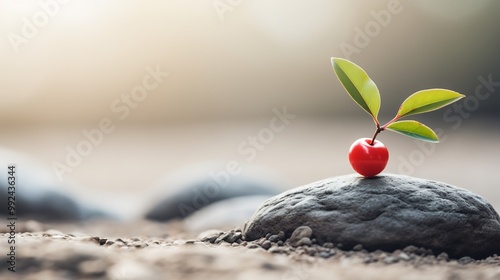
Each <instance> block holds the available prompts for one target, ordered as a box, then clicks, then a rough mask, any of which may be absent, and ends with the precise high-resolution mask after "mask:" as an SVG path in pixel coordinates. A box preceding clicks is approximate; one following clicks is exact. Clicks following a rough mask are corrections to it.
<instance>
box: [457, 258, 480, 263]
mask: <svg viewBox="0 0 500 280" xmlns="http://www.w3.org/2000/svg"><path fill="white" fill-rule="evenodd" d="M475 261H476V260H474V259H473V258H471V257H467V256H465V257H462V258H460V259H458V263H459V264H469V263H472V262H475Z"/></svg>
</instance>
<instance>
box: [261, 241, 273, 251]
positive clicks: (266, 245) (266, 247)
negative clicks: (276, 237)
mask: <svg viewBox="0 0 500 280" xmlns="http://www.w3.org/2000/svg"><path fill="white" fill-rule="evenodd" d="M261 246H262V248H264V249H266V250H268V249H269V248H271V246H272V244H271V241H269V240H266V241H264V242H262V245H261Z"/></svg>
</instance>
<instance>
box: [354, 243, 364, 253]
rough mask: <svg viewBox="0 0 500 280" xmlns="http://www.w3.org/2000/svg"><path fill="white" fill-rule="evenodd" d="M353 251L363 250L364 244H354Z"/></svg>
mask: <svg viewBox="0 0 500 280" xmlns="http://www.w3.org/2000/svg"><path fill="white" fill-rule="evenodd" d="M352 250H353V251H361V250H363V245H361V244H358V245H356V246H354V248H352Z"/></svg>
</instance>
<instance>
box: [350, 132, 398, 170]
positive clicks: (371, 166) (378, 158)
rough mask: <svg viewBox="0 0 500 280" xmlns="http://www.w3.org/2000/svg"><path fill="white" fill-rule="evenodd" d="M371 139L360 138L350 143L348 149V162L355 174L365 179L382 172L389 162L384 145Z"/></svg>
mask: <svg viewBox="0 0 500 280" xmlns="http://www.w3.org/2000/svg"><path fill="white" fill-rule="evenodd" d="M371 142H372V139H370V138H361V139H358V140H356V141H355V142H354V143H352V145H351V148H350V149H349V162H350V163H351V166H352V168H353V169H354V170H356V172H358V173H359V174H361V175H363V176H365V177H374V176H376V175H377V174H379V173H380V172H382V171H383V170H384V168H385V166H386V165H387V161H388V160H389V151H387V148H386V147H385V145H384V144H383V143H382V142H380V141H377V140H375V141H374V142H373V145H371V144H370V143H371Z"/></svg>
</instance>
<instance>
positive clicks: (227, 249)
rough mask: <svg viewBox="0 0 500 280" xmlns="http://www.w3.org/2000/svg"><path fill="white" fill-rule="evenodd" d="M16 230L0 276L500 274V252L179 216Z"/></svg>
mask: <svg viewBox="0 0 500 280" xmlns="http://www.w3.org/2000/svg"><path fill="white" fill-rule="evenodd" d="M18 230H19V231H20V232H21V233H17V234H16V236H15V238H16V248H15V254H16V267H15V270H16V272H11V271H9V270H8V265H9V264H8V263H7V258H8V256H6V254H8V253H9V252H8V251H7V252H6V250H8V248H7V246H4V245H7V243H8V237H9V233H5V232H4V233H1V234H0V244H2V247H1V248H2V249H1V250H2V252H1V253H2V261H1V265H0V266H1V270H0V279H204V280H207V279H261V280H262V279H287V280H288V279H290V280H306V279H453V280H458V279H464V280H465V279H500V257H498V256H491V257H489V258H486V259H483V260H474V259H471V258H469V257H464V258H461V259H458V260H455V259H449V258H448V256H447V255H446V254H440V255H438V256H434V255H432V254H430V253H431V252H429V251H428V250H425V249H423V248H416V247H407V248H405V249H403V250H397V251H394V252H382V251H375V252H367V251H365V250H364V249H363V248H362V247H361V246H356V247H355V248H354V250H353V251H344V250H342V246H341V245H340V244H328V243H327V244H325V245H323V246H318V245H316V244H314V242H315V240H314V239H311V240H310V243H309V242H305V244H299V245H297V244H293V245H294V246H292V245H291V242H290V240H288V241H287V240H283V238H282V236H280V235H274V236H271V235H268V236H267V238H262V239H260V240H256V241H253V242H246V241H244V240H242V239H241V229H239V228H236V229H232V230H226V231H222V230H209V231H205V232H203V233H192V232H191V233H190V232H185V231H184V230H183V225H182V223H179V222H172V223H168V224H161V223H152V222H148V221H135V222H131V223H118V222H111V221H92V222H87V223H84V224H41V223H38V222H36V221H28V222H24V223H20V224H19V225H18ZM302 243H304V242H302Z"/></svg>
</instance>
